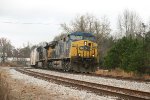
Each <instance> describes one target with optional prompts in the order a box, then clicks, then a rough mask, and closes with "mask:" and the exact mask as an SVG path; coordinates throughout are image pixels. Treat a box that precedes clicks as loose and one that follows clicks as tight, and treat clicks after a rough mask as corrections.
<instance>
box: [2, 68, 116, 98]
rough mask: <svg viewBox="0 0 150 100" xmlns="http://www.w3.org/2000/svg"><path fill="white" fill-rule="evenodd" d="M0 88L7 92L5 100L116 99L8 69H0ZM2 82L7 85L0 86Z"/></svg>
mask: <svg viewBox="0 0 150 100" xmlns="http://www.w3.org/2000/svg"><path fill="white" fill-rule="evenodd" d="M0 80H1V81H0V83H1V84H0V85H1V86H0V88H2V87H3V89H5V90H7V91H4V90H3V91H2V89H0V92H1V91H2V92H5V94H4V95H5V96H4V98H5V99H6V100H116V99H117V98H116V97H111V96H98V95H96V94H93V93H89V92H87V91H83V90H75V89H73V88H71V87H65V86H62V85H57V84H54V83H50V82H47V81H44V80H40V79H37V78H34V77H31V76H28V75H24V74H21V73H20V72H17V71H15V70H14V69H12V68H9V67H0ZM2 82H3V83H4V84H7V85H2ZM0 99H1V98H0ZM1 100H2V99H1Z"/></svg>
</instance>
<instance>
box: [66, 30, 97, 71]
mask: <svg viewBox="0 0 150 100" xmlns="http://www.w3.org/2000/svg"><path fill="white" fill-rule="evenodd" d="M69 37H70V40H71V47H70V54H69V56H70V59H71V66H72V68H73V70H76V71H79V72H93V71H95V70H96V68H97V65H98V52H97V43H96V42H95V36H94V35H93V34H91V33H83V32H75V33H72V34H70V36H69Z"/></svg>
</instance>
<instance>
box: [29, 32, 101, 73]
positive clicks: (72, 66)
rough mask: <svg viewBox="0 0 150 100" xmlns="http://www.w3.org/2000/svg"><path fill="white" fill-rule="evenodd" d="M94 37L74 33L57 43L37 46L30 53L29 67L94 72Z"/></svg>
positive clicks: (95, 44)
mask: <svg viewBox="0 0 150 100" xmlns="http://www.w3.org/2000/svg"><path fill="white" fill-rule="evenodd" d="M98 61H99V59H98V52H97V43H96V42H95V36H94V35H93V34H91V33H85V32H74V33H71V34H66V35H65V36H64V37H63V38H61V39H60V40H57V41H52V42H50V43H46V44H45V45H41V46H38V47H37V48H35V49H34V50H32V52H31V66H34V67H46V68H50V69H62V70H64V71H76V72H94V71H95V70H96V68H97V65H98Z"/></svg>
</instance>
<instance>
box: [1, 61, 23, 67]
mask: <svg viewBox="0 0 150 100" xmlns="http://www.w3.org/2000/svg"><path fill="white" fill-rule="evenodd" d="M0 66H3V67H23V65H20V64H17V63H16V62H5V63H0Z"/></svg>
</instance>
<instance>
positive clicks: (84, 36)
mask: <svg viewBox="0 0 150 100" xmlns="http://www.w3.org/2000/svg"><path fill="white" fill-rule="evenodd" d="M69 36H70V39H71V40H72V41H78V40H90V41H93V42H94V41H95V36H94V35H93V34H91V33H84V32H74V33H71V34H70V35H69Z"/></svg>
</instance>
